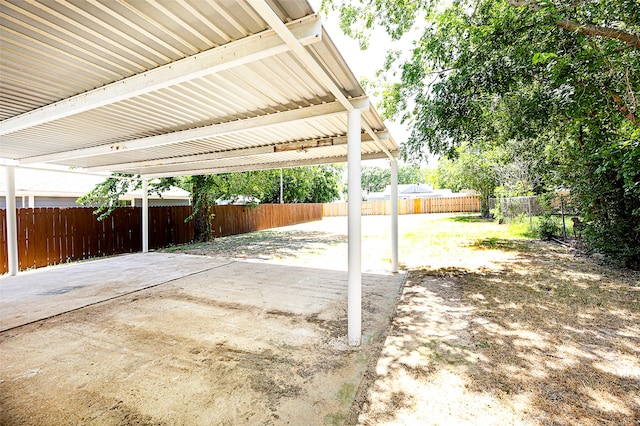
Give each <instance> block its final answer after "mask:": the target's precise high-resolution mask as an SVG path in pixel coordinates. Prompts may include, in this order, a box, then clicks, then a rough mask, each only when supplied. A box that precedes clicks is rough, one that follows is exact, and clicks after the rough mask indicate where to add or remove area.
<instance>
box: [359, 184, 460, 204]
mask: <svg viewBox="0 0 640 426" xmlns="http://www.w3.org/2000/svg"><path fill="white" fill-rule="evenodd" d="M465 195H469V194H467V193H454V192H452V191H451V190H450V189H448V188H445V189H433V187H432V186H431V185H429V184H423V183H413V184H403V185H398V197H399V198H403V197H404V198H406V197H410V198H438V197H460V196H465ZM365 198H366V199H368V200H372V201H374V200H384V199H387V200H388V199H390V198H391V186H390V185H387V187H386V188H385V189H384V191H383V192H370V193H369V194H367V195H366V196H365Z"/></svg>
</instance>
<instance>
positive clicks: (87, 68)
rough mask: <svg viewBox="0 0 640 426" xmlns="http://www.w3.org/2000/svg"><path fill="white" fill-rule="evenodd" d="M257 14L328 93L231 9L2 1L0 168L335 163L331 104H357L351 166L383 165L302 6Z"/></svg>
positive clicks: (193, 168)
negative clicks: (275, 23) (285, 32)
mask: <svg viewBox="0 0 640 426" xmlns="http://www.w3.org/2000/svg"><path fill="white" fill-rule="evenodd" d="M267 4H268V5H269V7H270V8H271V9H272V10H273V11H274V12H275V13H276V14H277V15H278V17H279V18H280V20H281V21H282V22H283V23H285V24H286V25H287V28H288V29H289V30H290V31H291V32H292V34H293V35H294V36H295V37H296V38H297V39H298V41H299V42H300V43H301V45H303V46H304V49H305V50H306V52H307V53H308V54H310V55H311V57H312V58H313V59H314V60H315V62H316V63H317V64H318V65H319V66H320V68H321V69H322V70H323V71H324V73H325V75H326V76H328V77H329V79H330V81H331V84H332V85H333V86H334V91H332V89H331V87H328V85H329V84H327V81H326V80H323V79H322V78H318V75H317V72H314V70H311V69H309V68H308V67H307V64H306V63H305V62H304V60H303V59H302V58H301V57H300V55H299V54H298V53H296V52H295V51H294V50H292V49H291V46H288V45H287V44H286V43H285V42H284V41H283V40H282V38H281V37H279V36H278V35H277V34H276V33H275V32H274V30H273V29H271V27H270V26H269V24H267V23H266V22H265V20H264V19H263V17H262V16H261V15H260V14H259V13H258V12H256V11H255V10H254V9H253V8H252V7H251V6H250V5H249V3H247V2H245V1H242V0H175V1H154V0H148V1H133V0H121V1H115V0H69V1H67V0H58V1H52V0H33V1H25V0H12V1H4V0H1V2H0V5H1V6H0V23H1V26H2V27H1V35H2V41H1V58H0V59H1V63H0V79H1V80H0V81H1V83H0V96H1V102H0V119H1V120H2V121H1V122H0V138H1V144H0V157H2V158H3V159H6V160H9V161H5V163H8V164H17V165H20V164H28V163H33V162H48V163H51V164H57V165H63V166H69V167H81V168H87V169H89V170H96V171H119V172H122V173H133V174H142V175H145V176H175V175H185V174H186V175H188V174H201V173H222V172H227V171H242V170H253V169H264V168H277V167H290V166H295V165H310V164H322V163H333V162H343V161H346V159H347V145H346V132H347V113H346V109H345V107H344V98H346V99H349V100H350V101H351V102H352V103H353V104H354V105H355V106H356V107H359V108H362V107H363V102H364V105H365V107H364V109H363V120H362V121H363V130H362V141H363V142H362V156H363V159H370V158H386V157H387V156H388V153H390V154H391V155H394V156H395V155H396V154H397V150H398V147H397V145H396V144H395V142H394V141H393V139H392V138H391V137H390V136H389V135H388V133H387V130H386V128H385V126H384V123H383V122H382V120H381V119H380V117H379V116H378V114H377V113H376V111H375V109H374V108H373V107H372V106H366V98H365V93H364V91H363V89H362V88H361V87H360V85H359V83H358V81H357V79H356V78H355V77H354V76H353V74H352V73H351V71H350V70H349V68H348V67H347V65H346V63H345V62H344V59H343V58H342V57H341V55H340V53H339V52H338V50H337V49H336V47H335V46H334V44H333V43H332V41H331V40H330V38H329V37H328V36H327V34H326V32H325V31H324V29H322V27H321V26H320V21H319V17H318V16H317V15H315V14H314V12H313V10H312V9H311V7H310V6H309V4H308V3H307V2H306V1H304V0H303V1H299V0H296V1H287V0H283V1H280V2H278V1H268V2H267ZM203 64H207V65H206V66H203ZM335 88H337V89H338V90H339V92H340V94H341V96H343V97H344V98H342V99H343V103H342V104H341V102H340V99H338V97H337V96H336V92H335ZM339 96H340V95H339Z"/></svg>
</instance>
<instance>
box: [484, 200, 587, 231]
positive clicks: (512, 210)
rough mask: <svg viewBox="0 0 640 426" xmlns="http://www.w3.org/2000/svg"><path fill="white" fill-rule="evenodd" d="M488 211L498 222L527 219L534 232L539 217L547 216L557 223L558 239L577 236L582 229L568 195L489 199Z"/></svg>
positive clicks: (578, 216) (577, 214)
mask: <svg viewBox="0 0 640 426" xmlns="http://www.w3.org/2000/svg"><path fill="white" fill-rule="evenodd" d="M489 209H490V211H491V213H492V215H493V217H494V218H495V219H496V220H498V221H507V222H510V221H515V220H524V219H528V221H529V225H530V229H531V230H535V228H536V223H537V220H535V219H534V218H536V217H539V216H543V215H544V216H549V217H551V218H552V220H555V221H557V222H558V230H559V232H558V235H557V236H559V237H564V238H566V237H567V236H568V235H571V234H573V236H579V235H578V233H579V232H580V230H581V228H582V221H581V218H580V214H579V212H578V210H577V208H576V207H575V205H574V204H573V202H572V200H571V197H570V196H569V195H568V194H563V193H558V194H556V195H555V196H553V197H551V198H550V199H549V200H544V199H543V198H542V197H540V196H535V195H534V196H526V197H502V198H490V199H489Z"/></svg>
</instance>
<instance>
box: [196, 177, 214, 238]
mask: <svg viewBox="0 0 640 426" xmlns="http://www.w3.org/2000/svg"><path fill="white" fill-rule="evenodd" d="M192 179H193V181H192V183H193V187H192V189H191V194H192V205H193V210H194V212H195V213H194V216H193V226H194V239H195V241H196V242H199V243H200V242H205V241H210V240H211V238H212V237H213V234H212V232H211V221H210V220H209V207H210V205H209V200H208V197H207V185H206V179H207V177H206V176H193V178H192Z"/></svg>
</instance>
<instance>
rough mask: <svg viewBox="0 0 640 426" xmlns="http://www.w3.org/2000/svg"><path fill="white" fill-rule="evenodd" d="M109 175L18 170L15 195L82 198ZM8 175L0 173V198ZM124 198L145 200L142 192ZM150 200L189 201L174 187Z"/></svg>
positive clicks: (51, 170) (16, 170) (185, 195)
mask: <svg viewBox="0 0 640 426" xmlns="http://www.w3.org/2000/svg"><path fill="white" fill-rule="evenodd" d="M108 177H109V175H108V174H105V175H97V174H95V173H94V174H88V173H83V172H76V171H71V170H60V169H35V168H22V167H16V169H15V185H16V196H18V197H23V196H29V195H33V196H41V197H42V196H46V197H81V196H83V195H84V194H86V193H87V192H89V191H91V190H92V189H93V188H94V187H95V186H96V185H97V184H98V183H100V182H103V181H104V180H105V179H106V178H108ZM5 179H6V177H5V174H4V173H0V196H3V197H4V195H5V188H6V185H5ZM122 198H123V199H127V200H129V199H132V198H142V189H138V190H135V191H131V192H129V193H127V194H126V195H125V196H124V197H122ZM149 198H151V199H158V198H163V199H186V200H188V199H189V192H187V191H185V190H183V189H180V188H176V187H171V188H170V189H169V190H168V191H166V192H163V193H162V197H159V196H158V195H157V194H155V193H152V194H149Z"/></svg>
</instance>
